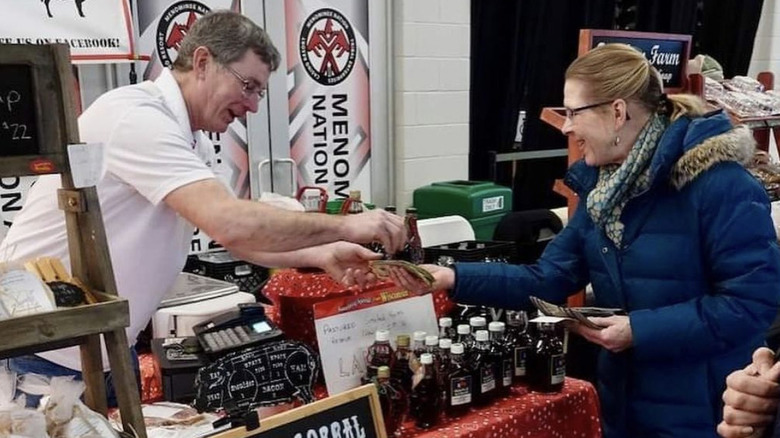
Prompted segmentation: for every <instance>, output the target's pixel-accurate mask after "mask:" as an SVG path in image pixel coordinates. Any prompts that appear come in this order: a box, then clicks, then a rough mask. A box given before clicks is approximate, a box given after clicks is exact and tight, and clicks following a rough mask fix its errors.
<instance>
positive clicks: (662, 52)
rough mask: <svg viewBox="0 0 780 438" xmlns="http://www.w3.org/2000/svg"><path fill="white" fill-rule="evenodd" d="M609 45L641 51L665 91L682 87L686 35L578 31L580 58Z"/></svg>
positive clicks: (688, 48)
mask: <svg viewBox="0 0 780 438" xmlns="http://www.w3.org/2000/svg"><path fill="white" fill-rule="evenodd" d="M609 43H622V44H628V45H629V46H632V47H634V48H636V49H637V50H639V51H640V52H642V53H643V54H644V55H645V58H647V60H648V61H650V64H651V65H652V66H653V67H655V68H656V70H658V72H659V73H661V79H663V82H664V89H665V90H666V91H667V92H681V91H683V89H684V88H685V85H686V82H685V81H686V74H685V71H686V69H687V66H688V58H689V57H690V53H691V36H690V35H678V34H663V33H651V32H629V31H618V30H596V29H583V30H581V31H580V55H582V54H584V53H585V52H587V51H588V50H590V49H591V48H593V47H597V46H600V45H602V44H609Z"/></svg>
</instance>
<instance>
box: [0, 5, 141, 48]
mask: <svg viewBox="0 0 780 438" xmlns="http://www.w3.org/2000/svg"><path fill="white" fill-rule="evenodd" d="M0 8H2V10H3V13H2V14H0V44H48V43H64V44H67V45H68V46H69V47H70V53H71V60H72V61H73V62H75V63H90V62H91V63H99V62H122V61H129V60H132V59H134V55H135V53H134V47H133V21H132V18H131V14H130V4H129V0H100V1H89V2H86V1H85V0H40V1H31V0H30V1H19V0H0Z"/></svg>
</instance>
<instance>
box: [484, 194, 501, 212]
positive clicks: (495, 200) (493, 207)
mask: <svg viewBox="0 0 780 438" xmlns="http://www.w3.org/2000/svg"><path fill="white" fill-rule="evenodd" d="M503 209H504V197H503V196H494V197H492V198H485V199H483V200H482V213H487V212H490V211H499V210H503Z"/></svg>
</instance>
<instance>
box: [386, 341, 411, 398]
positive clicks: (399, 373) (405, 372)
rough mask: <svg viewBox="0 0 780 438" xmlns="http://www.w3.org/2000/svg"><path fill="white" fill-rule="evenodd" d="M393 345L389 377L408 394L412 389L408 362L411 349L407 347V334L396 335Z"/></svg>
mask: <svg viewBox="0 0 780 438" xmlns="http://www.w3.org/2000/svg"><path fill="white" fill-rule="evenodd" d="M395 347H396V349H395V361H394V362H393V366H392V368H390V377H391V379H392V380H393V383H394V384H396V385H397V386H398V387H400V388H401V389H402V390H403V391H404V392H405V393H406V394H407V395H408V394H409V393H410V392H411V391H412V368H411V366H410V364H409V361H410V359H411V357H412V351H411V350H410V349H409V335H398V337H397V338H396V340H395Z"/></svg>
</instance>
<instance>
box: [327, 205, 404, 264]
mask: <svg viewBox="0 0 780 438" xmlns="http://www.w3.org/2000/svg"><path fill="white" fill-rule="evenodd" d="M344 230H345V231H344V233H342V234H343V235H344V236H345V240H349V241H350V242H356V243H372V242H379V243H381V244H382V246H384V247H385V251H387V253H388V254H395V253H397V252H398V251H401V250H402V249H403V248H404V245H406V239H407V236H406V225H405V224H404V218H403V217H401V216H398V215H395V214H392V213H388V212H386V211H384V210H379V209H377V210H371V211H367V212H365V213H360V214H354V215H347V216H345V217H344Z"/></svg>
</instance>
